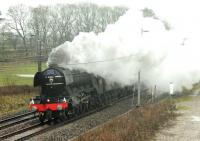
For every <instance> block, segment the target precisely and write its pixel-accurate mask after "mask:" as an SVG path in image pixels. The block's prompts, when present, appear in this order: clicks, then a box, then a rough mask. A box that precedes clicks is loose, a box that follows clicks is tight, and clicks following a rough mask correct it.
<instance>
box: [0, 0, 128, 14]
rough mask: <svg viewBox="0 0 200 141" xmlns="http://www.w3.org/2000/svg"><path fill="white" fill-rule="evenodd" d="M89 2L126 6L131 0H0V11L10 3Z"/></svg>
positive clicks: (6, 8) (29, 4)
mask: <svg viewBox="0 0 200 141" xmlns="http://www.w3.org/2000/svg"><path fill="white" fill-rule="evenodd" d="M78 2H91V3H96V4H100V5H109V6H111V5H124V6H128V5H129V4H130V3H131V2H132V0H2V1H1V4H0V11H1V12H2V14H5V13H6V11H7V10H8V8H9V7H10V6H12V5H17V4H25V5H27V6H38V5H54V4H57V3H78Z"/></svg>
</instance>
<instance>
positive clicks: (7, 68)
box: [0, 62, 47, 86]
mask: <svg viewBox="0 0 200 141" xmlns="http://www.w3.org/2000/svg"><path fill="white" fill-rule="evenodd" d="M46 67H47V66H46V64H45V63H43V64H42V68H43V69H44V68H46ZM36 72H37V63H35V62H20V63H19V62H12V63H0V86H8V85H9V86H11V85H32V84H33V78H32V77H19V76H17V75H18V74H26V75H34V74H35V73H36Z"/></svg>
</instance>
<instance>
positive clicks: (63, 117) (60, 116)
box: [59, 110, 67, 121]
mask: <svg viewBox="0 0 200 141" xmlns="http://www.w3.org/2000/svg"><path fill="white" fill-rule="evenodd" d="M59 119H60V120H61V121H64V120H66V119H67V115H66V110H62V111H60V112H59Z"/></svg>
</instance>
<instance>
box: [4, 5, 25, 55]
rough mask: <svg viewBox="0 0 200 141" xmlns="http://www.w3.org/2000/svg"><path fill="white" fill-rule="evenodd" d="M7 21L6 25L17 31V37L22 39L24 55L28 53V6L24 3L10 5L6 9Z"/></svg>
mask: <svg viewBox="0 0 200 141" xmlns="http://www.w3.org/2000/svg"><path fill="white" fill-rule="evenodd" d="M7 14H8V16H9V23H8V26H9V27H10V28H11V29H12V30H15V31H16V32H17V34H18V35H19V37H20V38H21V39H22V41H23V46H24V48H25V50H26V55H28V47H27V33H28V27H27V21H28V18H29V13H28V8H27V7H26V6H24V5H17V6H13V7H10V8H9V10H8V13H7Z"/></svg>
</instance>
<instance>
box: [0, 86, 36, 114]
mask: <svg viewBox="0 0 200 141" xmlns="http://www.w3.org/2000/svg"><path fill="white" fill-rule="evenodd" d="M37 93H38V90H37V89H34V88H33V87H30V86H6V87H0V116H4V115H7V114H11V113H16V112H19V111H22V110H27V109H28V104H29V99H30V98H31V97H33V96H35V95H37Z"/></svg>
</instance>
